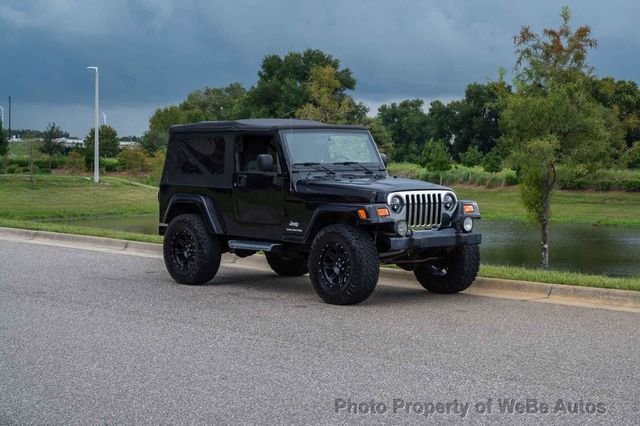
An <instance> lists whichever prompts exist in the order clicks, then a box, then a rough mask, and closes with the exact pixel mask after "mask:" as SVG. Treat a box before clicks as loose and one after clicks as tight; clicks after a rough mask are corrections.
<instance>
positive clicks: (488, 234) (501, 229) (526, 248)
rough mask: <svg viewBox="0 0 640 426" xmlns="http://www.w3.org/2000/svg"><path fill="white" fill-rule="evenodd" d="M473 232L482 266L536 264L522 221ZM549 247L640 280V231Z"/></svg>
mask: <svg viewBox="0 0 640 426" xmlns="http://www.w3.org/2000/svg"><path fill="white" fill-rule="evenodd" d="M52 222H53V221H52ZM55 222H57V223H61V222H62V223H65V224H68V225H76V226H86V227H94V228H103V229H113V230H118V231H127V232H138V233H144V234H156V233H157V232H158V218H157V216H156V215H152V216H133V217H107V218H91V219H72V220H63V221H55ZM476 230H477V231H478V232H481V233H482V234H483V235H482V246H481V256H482V261H483V262H486V263H490V264H495V265H512V266H533V267H536V266H538V265H539V249H540V237H539V232H538V230H537V229H536V228H534V227H533V226H531V225H529V224H527V223H524V222H507V221H489V220H480V221H478V222H477V225H476ZM549 247H550V264H551V268H552V269H559V270H566V271H574V272H584V273H594V274H605V275H612V276H632V275H640V228H625V227H621V226H592V225H575V224H552V225H551V241H550V244H549Z"/></svg>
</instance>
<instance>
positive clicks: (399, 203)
mask: <svg viewBox="0 0 640 426" xmlns="http://www.w3.org/2000/svg"><path fill="white" fill-rule="evenodd" d="M389 207H390V208H391V211H392V212H394V213H400V212H401V211H402V208H403V207H404V200H403V199H402V197H400V196H399V195H394V196H393V197H391V202H390V203H389Z"/></svg>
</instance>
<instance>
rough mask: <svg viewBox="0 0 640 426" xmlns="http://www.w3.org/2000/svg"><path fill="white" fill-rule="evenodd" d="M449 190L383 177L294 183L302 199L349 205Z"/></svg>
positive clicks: (311, 179)
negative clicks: (402, 194)
mask: <svg viewBox="0 0 640 426" xmlns="http://www.w3.org/2000/svg"><path fill="white" fill-rule="evenodd" d="M448 189H449V188H447V187H445V186H441V185H436V184H433V183H429V182H425V181H422V180H414V179H404V178H395V177H391V176H380V175H373V176H368V175H336V176H327V175H315V176H310V177H308V178H307V177H305V178H301V179H298V180H296V181H294V190H295V192H296V193H297V194H298V195H300V196H301V197H303V198H306V197H305V196H308V197H310V198H323V199H329V200H335V201H347V202H368V203H371V202H385V200H386V196H387V194H389V193H391V192H397V191H411V190H448Z"/></svg>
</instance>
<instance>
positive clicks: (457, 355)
mask: <svg viewBox="0 0 640 426" xmlns="http://www.w3.org/2000/svg"><path fill="white" fill-rule="evenodd" d="M639 325H640V315H639V314H637V313H627V312H616V311H605V310H599V309H590V308H581V307H571V306H562V305H553V304H542V303H540V304H539V303H527V302H520V301H516V300H505V299H494V298H487V297H478V296H471V295H465V294H459V295H453V296H438V295H432V294H429V293H427V292H426V291H424V290H422V289H421V288H419V287H418V286H416V289H415V290H414V289H406V288H404V289H403V288H395V287H384V286H379V287H378V289H377V290H376V293H375V294H374V295H373V297H372V298H371V299H369V300H368V301H367V302H365V303H364V304H361V305H358V306H351V307H337V306H331V305H327V304H324V303H322V302H321V301H320V300H319V299H318V298H317V297H316V296H315V294H314V293H313V291H312V289H311V285H310V283H309V282H308V278H306V277H303V278H293V279H290V278H287V279H283V278H280V277H278V276H276V275H275V274H273V273H271V272H267V271H259V270H247V269H241V268H237V267H234V266H224V267H223V268H222V269H221V273H219V275H218V276H217V277H216V279H215V280H214V281H212V282H211V283H210V284H209V285H205V286H199V287H189V286H181V285H178V284H175V283H174V282H173V281H172V280H171V279H170V277H169V276H168V274H167V273H166V272H165V270H164V265H163V263H162V261H161V260H160V259H154V258H147V257H139V256H132V255H124V254H109V253H100V252H93V251H86V250H79V249H71V248H60V247H51V246H43V245H36V244H29V243H21V242H10V241H3V240H0V424H7V423H8V424H26V423H38V424H44V423H47V424H52V423H65V424H68V423H71V424H73V423H82V424H86V423H107V424H114V423H209V424H230V423H231V424H233V423H254V424H256V423H257V424H282V423H298V424H303V423H305V424H318V423H320V424H327V423H351V422H360V423H368V424H372V423H404V422H418V421H419V422H424V421H431V422H438V423H441V422H452V423H453V422H460V421H465V422H479V421H480V422H489V421H499V422H503V423H512V424H513V423H531V424H534V423H535V424H537V423H539V422H553V423H566V422H571V423H575V424H584V423H587V422H593V423H615V424H633V423H637V421H638V415H639V414H640V409H639V407H638V404H639V401H640V327H639ZM489 398H491V400H492V401H491V404H488V403H487V400H488V399H489ZM512 398H513V399H515V400H517V401H522V402H526V399H527V398H530V399H536V400H537V404H536V407H537V409H538V412H537V413H524V414H519V413H517V408H518V407H515V406H514V407H513V408H514V412H513V413H511V414H509V413H508V412H507V413H505V414H502V413H500V410H501V409H505V406H504V405H501V403H502V402H503V401H500V399H504V400H510V399H512ZM559 399H561V400H562V404H558V400H559ZM336 400H337V401H336ZM372 401H373V402H374V405H375V410H376V413H375V414H372V413H371V412H370V411H371V409H372V408H371V402H372ZM454 401H455V403H456V404H455V405H454ZM580 401H582V406H581V407H580V406H579V405H578V406H577V408H578V411H582V413H580V412H579V413H576V414H573V413H568V412H567V411H568V410H569V409H572V408H574V407H575V405H574V403H579V402H580ZM349 402H351V403H357V404H358V405H357V406H356V408H357V409H358V410H359V411H360V413H359V414H354V413H353V405H349ZM361 402H363V403H366V404H360V403H361ZM438 402H440V403H442V405H437V403H438ZM543 402H544V403H547V404H549V411H550V413H549V414H542V413H540V410H543V409H544V406H543V405H542V404H541V403H543ZM447 403H449V404H448V405H447ZM467 403H469V405H468V410H467V411H465V409H464V406H465V405H464V404H467ZM381 404H384V406H383V405H381ZM590 404H593V405H590ZM596 404H600V405H596ZM336 406H337V407H338V412H336ZM483 406H484V407H487V406H490V407H491V410H492V411H491V414H488V413H484V414H481V413H479V412H478V411H482V410H483ZM349 407H351V413H349V412H348V409H349ZM532 407H533V404H532V403H530V408H529V410H530V411H533V408H532ZM563 407H564V408H565V410H564V411H563V410H562V408H563ZM447 408H448V410H449V413H448V414H447V412H446V410H447ZM485 410H486V408H485ZM557 410H560V411H558V412H557V413H556V411H557ZM592 410H596V411H604V413H603V414H598V413H597V412H596V413H594V414H589V413H586V412H585V411H592ZM367 411H368V412H367ZM381 411H384V412H383V413H381ZM439 411H444V413H441V412H439ZM363 412H367V413H365V414H363Z"/></svg>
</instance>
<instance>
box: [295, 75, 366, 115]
mask: <svg viewBox="0 0 640 426" xmlns="http://www.w3.org/2000/svg"><path fill="white" fill-rule="evenodd" d="M308 86H309V98H310V99H309V102H307V103H306V104H304V105H302V106H301V107H300V109H298V111H296V113H295V115H296V117H297V118H302V119H307V120H318V121H322V122H325V123H336V124H349V123H356V122H361V121H362V120H363V119H364V117H366V115H367V110H368V109H367V107H366V106H364V105H363V104H361V103H357V102H355V101H354V100H353V98H352V97H351V96H349V95H346V94H344V93H343V91H342V90H341V89H342V83H341V82H340V80H339V78H338V70H336V69H335V68H334V67H333V66H331V65H324V66H318V67H314V68H313V69H312V70H311V74H310V75H309V82H308Z"/></svg>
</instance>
